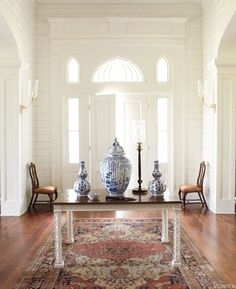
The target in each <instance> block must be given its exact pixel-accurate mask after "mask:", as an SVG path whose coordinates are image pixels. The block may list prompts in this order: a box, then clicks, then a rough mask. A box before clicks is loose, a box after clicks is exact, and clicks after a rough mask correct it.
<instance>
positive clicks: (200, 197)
mask: <svg viewBox="0 0 236 289" xmlns="http://www.w3.org/2000/svg"><path fill="white" fill-rule="evenodd" d="M198 196H199V199H200V202H201V204H202V205H203V206H204V202H203V200H202V196H201V194H200V192H198Z"/></svg>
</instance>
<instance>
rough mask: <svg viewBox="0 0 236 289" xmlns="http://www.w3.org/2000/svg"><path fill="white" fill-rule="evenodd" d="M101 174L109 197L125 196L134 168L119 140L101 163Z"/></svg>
mask: <svg viewBox="0 0 236 289" xmlns="http://www.w3.org/2000/svg"><path fill="white" fill-rule="evenodd" d="M100 172H101V177H102V182H103V185H104V186H105V188H106V190H107V191H108V193H109V195H112V196H123V195H124V192H125V190H126V189H127V187H128V185H129V181H130V177H131V172H132V167H131V163H130V160H129V159H128V158H127V157H125V152H124V149H123V148H122V147H121V146H120V144H119V142H118V141H117V138H115V139H114V141H113V144H112V146H111V147H110V148H109V150H108V152H107V157H106V158H105V159H104V160H103V161H102V162H101V167H100Z"/></svg>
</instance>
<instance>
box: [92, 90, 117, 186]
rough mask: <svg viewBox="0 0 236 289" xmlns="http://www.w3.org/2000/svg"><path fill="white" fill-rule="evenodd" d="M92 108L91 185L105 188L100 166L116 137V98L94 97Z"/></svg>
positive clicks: (109, 96)
mask: <svg viewBox="0 0 236 289" xmlns="http://www.w3.org/2000/svg"><path fill="white" fill-rule="evenodd" d="M90 108H91V116H90V143H91V147H90V154H91V158H90V159H91V163H90V175H91V183H92V187H93V188H103V185H102V181H101V174H100V164H101V161H102V160H103V159H104V158H105V157H106V153H107V150H108V148H109V147H110V146H111V145H112V141H113V139H114V138H115V137H116V96H115V95H114V94H111V95H92V96H91V99H90Z"/></svg>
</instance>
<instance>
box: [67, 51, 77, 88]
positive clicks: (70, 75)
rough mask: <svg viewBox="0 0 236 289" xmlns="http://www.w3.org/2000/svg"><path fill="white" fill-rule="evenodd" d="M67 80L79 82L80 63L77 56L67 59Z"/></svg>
mask: <svg viewBox="0 0 236 289" xmlns="http://www.w3.org/2000/svg"><path fill="white" fill-rule="evenodd" d="M66 80H67V82H69V83H78V82H79V63H78V61H77V60H76V58H75V57H70V58H69V59H68V61H67V65H66Z"/></svg>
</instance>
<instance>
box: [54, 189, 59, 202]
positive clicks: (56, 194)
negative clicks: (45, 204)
mask: <svg viewBox="0 0 236 289" xmlns="http://www.w3.org/2000/svg"><path fill="white" fill-rule="evenodd" d="M54 194H55V197H54V201H55V200H56V199H57V196H58V193H57V191H56V192H55V193H54Z"/></svg>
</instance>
